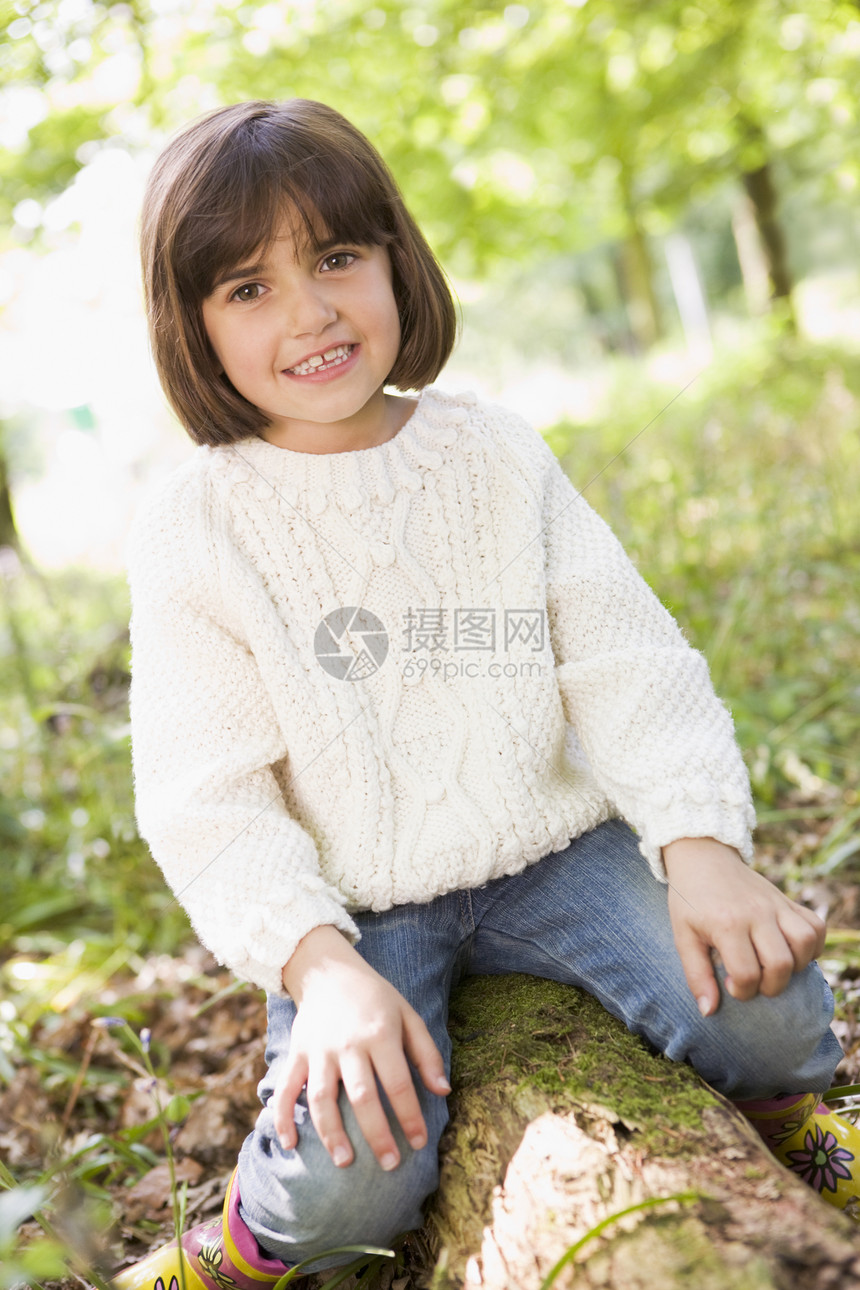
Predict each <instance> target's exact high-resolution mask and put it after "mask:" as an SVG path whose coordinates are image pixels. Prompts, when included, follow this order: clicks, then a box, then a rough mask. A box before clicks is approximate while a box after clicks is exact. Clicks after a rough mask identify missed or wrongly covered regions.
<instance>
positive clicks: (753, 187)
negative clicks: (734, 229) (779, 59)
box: [741, 120, 797, 332]
mask: <svg viewBox="0 0 860 1290" xmlns="http://www.w3.org/2000/svg"><path fill="white" fill-rule="evenodd" d="M744 129H745V130H746V133H747V139H748V142H749V143H750V144H752V145H753V150H754V152H755V153H756V154H757V155H758V162H757V164H753V165H750V166H749V167H748V168H746V169H744V170H742V172H741V180H742V183H743V186H744V190H745V191H746V194H747V197H748V198H749V200H750V203H751V206H752V211H753V216H754V218H755V224H756V229H757V230H758V235H759V238H760V240H761V248H762V251H763V254H764V260H765V264H766V266H767V275H768V280H769V282H770V297H771V301H772V302H774V303H776V302H779V304H780V305H781V308H782V313H783V314H784V317H785V320H786V325H787V326H788V328H789V330H790V331H792V332H795V331H796V330H797V320H796V318H795V313H794V301H793V298H792V292H793V289H794V283H793V281H792V276H791V269H790V267H789V263H788V249H787V246H786V239H785V231H784V229H783V226H782V222H781V220H780V218H779V213H778V206H779V197H778V194H777V191H776V185H775V183H774V178H773V167H772V166H771V162H770V158H769V156H768V155H767V140H766V139H765V135H764V131H763V130H762V129H761V127H760V126H759V125H757V124H756V123H755V122H752V121H749V120H746V121H745V122H744Z"/></svg>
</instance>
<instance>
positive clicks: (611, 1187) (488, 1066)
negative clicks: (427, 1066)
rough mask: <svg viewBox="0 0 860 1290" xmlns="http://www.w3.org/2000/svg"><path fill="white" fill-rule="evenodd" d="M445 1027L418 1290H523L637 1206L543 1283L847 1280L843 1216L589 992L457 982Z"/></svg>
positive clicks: (514, 981) (817, 1284)
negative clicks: (425, 1267) (444, 1093)
mask: <svg viewBox="0 0 860 1290" xmlns="http://www.w3.org/2000/svg"><path fill="white" fill-rule="evenodd" d="M450 1029H451V1035H452V1039H453V1041H454V1061H453V1078H452V1083H453V1086H454V1092H453V1094H452V1095H451V1098H450V1099H449V1104H450V1108H451V1121H450V1124H449V1126H448V1128H447V1130H446V1133H445V1136H444V1137H443V1140H442V1151H441V1165H442V1176H441V1182H440V1186H439V1190H438V1192H437V1193H436V1195H435V1196H434V1198H433V1200H432V1201H431V1202H430V1208H429V1212H428V1216H427V1225H426V1226H425V1228H424V1229H423V1232H422V1237H421V1240H422V1242H426V1244H427V1245H429V1247H430V1248H429V1251H428V1253H429V1255H430V1260H431V1261H432V1260H433V1259H435V1270H434V1273H433V1276H432V1279H430V1280H429V1282H428V1284H429V1285H430V1287H431V1290H455V1288H456V1290H471V1288H472V1287H482V1290H539V1288H540V1286H541V1283H542V1281H543V1280H544V1278H546V1277H547V1276H548V1274H549V1273H550V1271H551V1270H552V1268H553V1267H554V1265H555V1264H556V1263H557V1261H558V1260H559V1259H560V1258H561V1257H562V1256H563V1255H564V1254H565V1252H566V1251H567V1250H568V1249H569V1248H570V1246H571V1245H573V1244H574V1243H575V1242H576V1241H579V1240H581V1239H582V1238H583V1237H587V1235H588V1233H589V1232H591V1231H592V1229H594V1227H595V1226H596V1224H598V1223H600V1222H601V1221H603V1220H605V1219H607V1218H610V1217H611V1216H612V1215H614V1214H618V1213H619V1211H621V1210H624V1209H627V1208H628V1207H630V1206H633V1205H641V1204H642V1202H648V1201H651V1202H653V1203H652V1205H651V1206H650V1207H648V1208H645V1209H642V1210H639V1211H638V1212H636V1213H633V1214H631V1215H629V1216H628V1217H626V1218H622V1219H621V1220H620V1221H618V1222H613V1223H611V1225H609V1226H607V1228H606V1230H605V1233H604V1234H602V1235H599V1236H595V1237H594V1238H593V1239H589V1240H588V1242H587V1244H586V1245H585V1246H584V1248H583V1249H582V1252H581V1254H578V1255H577V1257H576V1259H575V1260H574V1261H573V1262H572V1263H571V1264H568V1265H567V1266H566V1267H565V1268H564V1269H563V1270H562V1271H561V1272H560V1274H559V1275H558V1277H557V1279H556V1280H555V1281H554V1282H553V1290H570V1287H572V1286H574V1285H575V1286H576V1287H577V1290H579V1288H580V1287H581V1288H582V1290H589V1287H597V1286H600V1287H602V1288H603V1290H651V1288H653V1290H681V1287H685V1288H688V1287H690V1286H695V1287H696V1290H725V1288H726V1287H729V1286H731V1287H736V1288H737V1290H753V1287H754V1288H755V1290H777V1288H778V1290H785V1287H787V1286H791V1287H792V1290H825V1288H826V1287H832V1286H836V1285H838V1286H840V1287H852V1286H853V1287H860V1244H858V1239H857V1228H856V1225H855V1224H853V1223H852V1222H851V1220H850V1219H848V1218H846V1217H845V1215H843V1214H840V1213H839V1212H838V1211H837V1210H834V1209H833V1208H832V1207H831V1206H829V1205H827V1204H826V1203H825V1202H824V1201H822V1200H821V1198H820V1197H819V1196H817V1195H816V1194H815V1193H814V1192H813V1191H812V1190H811V1189H810V1188H809V1187H807V1186H806V1184H805V1183H803V1182H801V1181H800V1179H799V1178H797V1177H796V1176H795V1175H793V1174H791V1173H789V1172H788V1170H786V1169H784V1168H783V1167H782V1166H781V1165H779V1164H778V1163H777V1161H776V1160H775V1159H774V1158H773V1156H771V1154H770V1153H769V1152H768V1151H767V1149H766V1148H765V1147H764V1146H763V1144H762V1143H761V1141H760V1139H759V1137H758V1135H757V1134H756V1133H755V1132H754V1130H753V1129H751V1128H750V1126H749V1125H748V1124H747V1122H746V1121H745V1120H744V1119H743V1117H742V1116H741V1115H740V1114H739V1113H738V1112H737V1111H735V1109H734V1108H733V1107H732V1106H731V1105H730V1104H729V1103H728V1102H726V1101H724V1100H723V1099H722V1098H720V1097H719V1096H718V1095H717V1094H715V1093H713V1092H711V1090H710V1089H708V1088H707V1086H705V1085H704V1084H703V1083H702V1082H701V1081H700V1080H699V1079H698V1077H697V1076H696V1075H695V1074H694V1073H693V1071H692V1070H691V1069H690V1068H689V1067H687V1066H683V1065H678V1064H676V1063H673V1062H669V1061H667V1060H665V1059H663V1058H661V1057H655V1056H652V1055H651V1053H650V1052H649V1051H648V1050H647V1049H646V1047H645V1045H644V1044H643V1043H642V1042H641V1041H640V1040H639V1039H637V1038H636V1037H635V1036H633V1035H631V1034H629V1033H628V1032H627V1031H626V1030H625V1028H624V1026H623V1025H622V1024H621V1023H620V1022H618V1021H616V1020H615V1019H614V1018H612V1017H610V1016H609V1015H608V1014H607V1013H606V1012H604V1010H603V1009H602V1008H601V1007H600V1005H599V1004H598V1003H597V1002H596V1001H595V1000H593V999H591V998H589V997H588V996H587V995H584V994H582V993H581V992H580V991H578V990H575V989H573V988H572V987H567V986H561V985H559V984H557V983H556V982H553V981H544V980H539V979H536V978H532V977H524V976H505V977H498V976H497V977H475V978H471V979H470V980H469V981H467V982H466V983H465V985H463V986H461V987H460V988H459V989H458V990H457V991H455V994H454V997H453V998H452V1006H451V1017H450ZM672 1197H680V1198H681V1199H679V1200H672V1199H671V1198H672ZM422 1284H423V1282H422Z"/></svg>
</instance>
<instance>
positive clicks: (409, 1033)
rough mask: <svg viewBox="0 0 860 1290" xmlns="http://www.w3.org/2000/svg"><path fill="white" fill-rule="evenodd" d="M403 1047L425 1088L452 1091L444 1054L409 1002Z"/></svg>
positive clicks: (445, 1092)
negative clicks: (446, 1071)
mask: <svg viewBox="0 0 860 1290" xmlns="http://www.w3.org/2000/svg"><path fill="white" fill-rule="evenodd" d="M403 1048H404V1051H405V1053H406V1056H407V1057H408V1058H409V1060H410V1061H411V1062H412V1065H413V1066H415V1067H416V1069H417V1071H418V1074H419V1075H420V1076H421V1079H422V1081H423V1083H424V1086H425V1088H428V1089H429V1090H430V1092H431V1093H438V1094H440V1096H445V1095H447V1094H448V1093H450V1092H451V1085H450V1083H449V1082H448V1076H447V1075H446V1073H445V1062H444V1060H443V1058H442V1054H441V1053H440V1052H439V1049H438V1048H437V1047H436V1044H435V1043H434V1042H433V1036H432V1035H431V1034H430V1031H429V1030H428V1029H427V1026H426V1025H425V1023H424V1021H423V1019H422V1018H421V1016H420V1015H419V1013H417V1012H416V1011H415V1009H414V1008H411V1007H409V1005H408V1004H407V1005H406V1007H405V1008H404V1010H403ZM401 1123H402V1121H401Z"/></svg>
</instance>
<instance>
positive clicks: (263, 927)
mask: <svg viewBox="0 0 860 1290" xmlns="http://www.w3.org/2000/svg"><path fill="white" fill-rule="evenodd" d="M320 885H321V886H323V884H322V883H321V884H320ZM338 895H339V893H335V895H334V897H333V896H331V895H329V894H328V891H327V890H323V891H315V890H308V889H307V888H306V887H304V886H302V887H299V888H294V889H293V891H292V892H291V893H290V896H291V898H290V903H289V905H285V904H282V903H281V902H274V901H273V902H272V903H271V904H268V903H267V904H265V905H263V904H261V903H255V905H254V906H253V907H252V908H251V909H249V910H247V912H244V913H241V914H238V913H237V916H236V918H235V919H234V920H233V921H232V922H231V924H230V927H229V930H227V929H224V928H222V929H218V930H214V929H212V928H211V926H210V927H209V928H208V929H207V930H208V933H209V934H208V936H207V935H204V934H203V929H202V928H200V927H196V928H195V930H196V931H197V934H198V936H199V937H200V939H201V940H202V941H203V942H204V943H208V945H209V948H210V949H211V950H212V952H213V954H215V956H216V957H217V958H218V960H219V962H221V963H223V964H224V966H225V967H228V968H230V970H231V971H232V972H234V973H235V974H236V976H238V977H240V978H241V979H242V980H244V981H250V982H251V983H252V984H253V985H256V986H259V987H260V988H261V989H262V990H265V991H266V993H267V994H274V995H281V996H286V995H287V991H286V990H285V989H284V984H283V979H282V976H281V973H282V972H283V970H284V967H285V966H286V964H287V963H288V962H289V961H290V959H291V958H292V956H293V954H294V953H295V951H296V949H297V947H298V945H299V942H300V941H301V940H302V939H303V938H304V937H305V936H307V934H308V932H312V931H313V930H314V928H315V927H323V926H333V927H336V928H337V929H338V930H339V931H340V932H343V934H344V935H345V936H346V938H347V940H348V941H349V942H350V944H351V945H355V944H356V942H357V941H359V940H360V939H361V933H360V932H359V930H358V927H357V925H356V923H355V922H354V921H353V919H352V918H351V917H350V915H349V914H348V913H347V911H346V909H345V908H344V906H343V904H342V903H341V901H340V900H339V899H338Z"/></svg>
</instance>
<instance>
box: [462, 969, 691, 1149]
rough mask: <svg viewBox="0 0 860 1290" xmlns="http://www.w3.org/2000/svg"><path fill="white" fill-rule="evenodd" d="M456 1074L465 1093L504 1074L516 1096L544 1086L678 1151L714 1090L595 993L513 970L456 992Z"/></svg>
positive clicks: (657, 1144)
mask: <svg viewBox="0 0 860 1290" xmlns="http://www.w3.org/2000/svg"><path fill="white" fill-rule="evenodd" d="M450 1029H451V1036H452V1039H453V1042H454V1053H453V1078H454V1086H455V1088H456V1089H459V1090H463V1091H465V1090H468V1089H469V1088H470V1087H475V1086H477V1085H481V1086H484V1087H486V1086H487V1084H488V1083H492V1082H493V1081H498V1082H500V1083H504V1084H507V1085H510V1092H509V1094H508V1096H509V1097H510V1098H511V1099H516V1098H519V1097H522V1096H524V1095H526V1094H527V1091H528V1089H530V1088H531V1089H539V1090H540V1091H541V1092H543V1093H546V1094H549V1095H550V1096H557V1097H558V1098H559V1101H561V1102H563V1101H571V1102H576V1103H579V1104H582V1103H599V1104H600V1105H601V1106H605V1107H606V1108H607V1109H609V1110H610V1111H612V1112H613V1113H614V1114H615V1116H616V1117H617V1119H618V1120H620V1121H621V1122H623V1123H624V1124H625V1125H626V1126H627V1127H628V1128H630V1129H632V1130H637V1131H638V1132H639V1133H640V1134H642V1136H643V1138H644V1139H645V1141H644V1142H643V1145H647V1146H648V1147H649V1148H650V1149H659V1150H660V1151H661V1153H663V1154H672V1153H673V1151H674V1150H676V1149H677V1147H676V1141H677V1140H676V1139H675V1138H674V1137H673V1134H672V1132H671V1130H672V1129H675V1130H676V1131H677V1130H679V1129H683V1128H691V1129H695V1128H699V1127H700V1126H701V1115H702V1111H703V1109H704V1108H705V1107H706V1106H709V1105H713V1095H712V1094H711V1093H710V1091H709V1090H708V1089H707V1088H706V1087H705V1086H704V1085H703V1084H702V1082H701V1081H700V1080H699V1078H698V1076H697V1075H696V1074H695V1072H694V1071H693V1070H692V1069H691V1068H690V1067H688V1066H685V1065H681V1064H679V1063H676V1062H670V1061H668V1060H667V1059H665V1058H663V1057H660V1056H655V1055H653V1054H652V1053H651V1052H650V1050H649V1049H648V1047H647V1046H646V1045H645V1043H644V1042H643V1041H642V1040H641V1039H639V1038H638V1037H637V1036H635V1035H632V1034H630V1033H629V1031H628V1030H627V1029H626V1028H625V1027H624V1025H623V1024H622V1023H621V1022H620V1021H618V1020H617V1019H616V1018H614V1017H612V1016H610V1015H609V1013H607V1012H606V1011H605V1009H604V1008H603V1007H602V1006H601V1004H599V1003H598V1002H597V1000H595V999H593V998H592V997H591V996H590V995H587V994H585V993H584V992H582V991H581V990H577V989H576V988H574V987H573V986H567V985H561V984H560V983H558V982H556V981H548V980H544V979H543V978H537V977H530V976H523V975H520V974H512V975H510V976H504V977H473V978H470V979H469V980H468V981H467V982H465V983H464V984H463V985H462V986H460V987H459V989H458V990H457V991H456V992H455V993H454V995H453V997H452V1001H451V1015H450Z"/></svg>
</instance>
